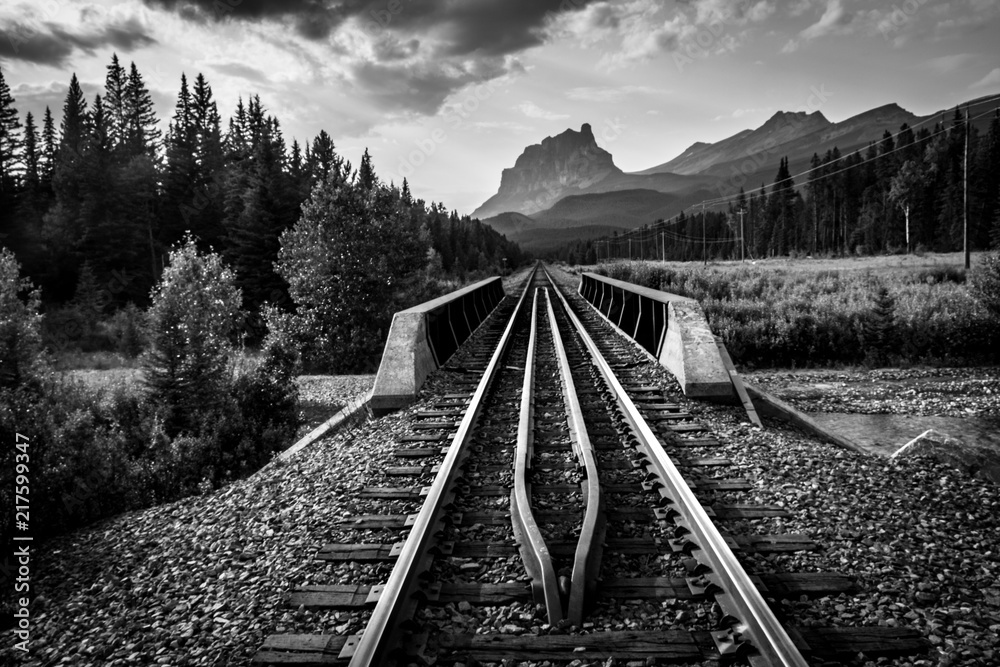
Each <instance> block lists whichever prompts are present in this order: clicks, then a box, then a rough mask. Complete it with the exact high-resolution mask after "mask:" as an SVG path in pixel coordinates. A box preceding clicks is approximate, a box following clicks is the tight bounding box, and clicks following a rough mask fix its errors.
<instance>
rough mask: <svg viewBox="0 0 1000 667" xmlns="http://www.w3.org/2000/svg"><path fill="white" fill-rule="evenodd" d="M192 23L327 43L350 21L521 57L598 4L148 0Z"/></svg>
mask: <svg viewBox="0 0 1000 667" xmlns="http://www.w3.org/2000/svg"><path fill="white" fill-rule="evenodd" d="M144 1H145V2H146V4H148V5H150V6H153V7H161V8H165V9H168V10H171V11H174V12H177V13H178V14H179V15H180V16H183V17H185V18H187V19H190V20H196V21H200V22H208V21H222V20H227V19H233V20H245V21H262V20H282V21H289V22H290V23H291V24H292V25H294V26H295V28H296V30H297V31H298V32H299V34H300V35H302V36H303V37H306V38H308V39H312V40H319V39H323V38H326V37H328V36H329V35H330V33H331V32H332V31H333V30H335V29H336V28H337V27H338V26H340V25H341V24H342V23H343V22H344V21H346V20H348V19H349V18H354V19H355V20H357V21H358V22H360V24H361V26H362V29H363V30H364V31H365V32H367V33H368V34H370V35H372V36H375V37H377V36H378V33H380V32H382V31H387V32H391V33H394V34H395V35H396V36H398V37H400V38H409V37H411V36H414V35H422V34H424V33H426V32H428V31H433V32H434V34H435V35H436V36H438V37H440V38H441V39H442V40H443V41H444V46H443V53H442V55H472V54H479V55H485V56H496V55H506V54H511V53H517V52H519V51H522V50H524V49H526V48H529V47H531V46H535V45H538V44H540V43H541V42H542V40H543V35H542V28H543V27H544V25H545V20H546V18H547V17H548V16H551V15H554V14H556V13H560V12H566V11H574V10H577V9H580V8H582V7H584V6H586V5H587V4H590V3H591V2H593V1H594V0H481V1H480V2H448V1H446V0H144Z"/></svg>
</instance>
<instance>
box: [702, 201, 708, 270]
mask: <svg viewBox="0 0 1000 667" xmlns="http://www.w3.org/2000/svg"><path fill="white" fill-rule="evenodd" d="M707 239H708V237H707V236H705V202H702V203H701V259H702V261H704V262H705V266H708V240H707Z"/></svg>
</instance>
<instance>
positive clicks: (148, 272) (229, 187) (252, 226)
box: [0, 55, 522, 314]
mask: <svg viewBox="0 0 1000 667" xmlns="http://www.w3.org/2000/svg"><path fill="white" fill-rule="evenodd" d="M15 102H16V101H15V100H14V98H13V97H12V96H11V93H10V88H9V86H8V85H7V83H6V82H5V81H4V79H3V72H2V71H0V243H2V245H3V246H6V247H8V248H9V249H11V250H12V251H13V252H14V253H15V254H16V256H17V258H18V261H19V262H20V264H21V265H22V267H23V270H24V272H25V273H26V274H27V275H29V276H31V278H32V280H33V281H34V283H35V284H37V285H39V286H40V287H41V288H42V296H43V299H44V301H45V303H46V305H47V306H49V307H51V306H52V304H59V303H65V302H67V301H68V300H70V299H71V298H73V297H74V294H76V293H77V292H78V289H77V288H78V284H79V282H80V281H81V278H83V279H84V280H85V281H87V282H88V283H92V284H96V285H98V286H100V287H101V289H102V290H103V291H104V292H105V295H106V297H107V298H106V299H105V300H104V302H103V304H102V309H103V311H104V314H108V313H109V312H110V311H113V310H114V309H117V308H120V307H122V306H124V305H126V304H128V303H130V302H131V303H135V304H137V305H138V306H139V307H145V306H146V305H148V303H149V295H150V288H151V287H152V286H153V285H154V284H156V282H157V280H158V279H159V277H160V275H161V274H162V272H163V270H164V264H165V259H166V256H167V253H168V252H169V250H170V249H171V248H172V247H175V246H176V245H177V244H178V243H179V242H180V241H181V239H182V238H183V237H184V235H185V234H186V233H187V232H190V233H191V234H192V235H193V236H194V238H195V239H196V242H197V245H198V247H199V248H200V249H201V250H208V249H209V248H211V249H214V250H215V251H216V252H219V253H221V255H222V256H223V258H224V259H225V261H226V263H227V264H228V265H229V266H231V267H232V268H233V269H234V271H235V274H236V282H237V286H238V287H239V288H240V289H241V290H242V294H243V303H244V307H246V308H247V309H248V310H249V311H251V312H256V311H258V309H259V308H260V307H261V305H263V304H264V303H271V304H276V305H278V306H280V307H281V308H285V309H287V308H290V306H291V300H290V299H289V293H288V284H287V282H286V281H285V280H284V279H283V278H282V277H281V276H280V275H278V273H276V271H275V268H274V263H275V261H276V260H277V258H278V251H279V248H280V237H281V234H282V232H284V231H285V230H287V229H290V228H291V227H292V226H293V225H294V224H295V222H296V221H297V220H298V219H299V218H300V214H301V206H302V204H303V203H304V202H305V201H306V199H307V198H308V197H309V196H310V193H311V192H312V191H313V189H314V188H315V187H316V185H317V183H320V182H321V181H323V180H324V179H326V178H328V177H329V176H330V174H331V173H334V174H336V175H337V176H336V178H337V179H338V180H339V181H341V182H353V181H354V180H355V179H357V177H358V176H359V175H360V176H362V177H363V179H365V180H368V181H371V180H372V179H377V176H376V175H375V172H374V169H373V165H372V162H371V159H370V157H369V155H368V153H367V151H366V152H365V155H364V157H363V158H362V163H361V164H360V165H359V166H358V167H357V169H355V168H353V167H352V165H351V164H350V162H348V161H347V160H345V159H344V158H343V157H342V156H340V155H338V153H337V152H336V150H335V146H334V143H333V141H332V139H331V138H330V136H329V135H328V134H327V133H326V131H320V133H319V134H318V135H317V136H316V137H315V138H313V140H312V141H311V142H307V143H306V144H305V145H304V146H303V145H300V144H299V143H298V141H297V140H293V141H292V143H291V146H288V144H287V142H286V140H285V138H284V136H283V134H282V130H281V125H280V123H279V121H278V119H277V118H276V117H275V116H273V115H272V114H269V113H268V112H267V110H266V109H265V107H264V105H263V104H262V102H261V100H260V98H259V97H258V96H256V95H254V96H253V97H251V98H250V99H249V100H248V101H247V103H245V104H244V101H243V100H242V98H241V99H240V101H239V103H238V105H237V108H236V112H235V114H234V115H233V116H232V117H231V118H229V119H228V122H227V123H225V124H224V123H223V119H222V118H221V116H220V114H219V111H218V108H217V105H216V101H215V99H214V96H213V93H212V88H211V86H210V85H209V83H208V82H207V80H206V79H205V77H204V76H203V75H202V74H198V76H197V77H196V78H195V80H194V83H193V85H189V82H188V80H187V78H186V77H185V76H182V77H181V84H180V91H179V93H178V96H177V102H176V106H175V109H174V112H173V115H172V117H171V118H170V119H169V123H168V125H167V129H166V132H161V130H160V129H159V127H158V119H157V116H156V114H155V112H154V108H153V103H152V100H151V97H150V94H149V90H148V89H147V87H146V85H145V83H144V81H143V77H142V75H141V74H140V72H139V70H138V69H137V67H136V66H135V64H134V63H132V64H131V65H130V67H129V68H128V69H126V68H125V67H124V66H123V65H122V64H121V63H120V62H119V60H118V57H117V55H115V56H113V57H112V59H111V63H110V64H109V65H108V66H107V76H106V79H105V86H104V93H103V95H102V94H98V95H96V96H95V97H94V99H93V100H89V101H88V100H87V99H86V98H85V97H84V94H83V91H82V90H81V87H80V83H79V81H78V80H77V78H76V75H75V74H74V75H73V76H72V78H71V79H70V83H69V88H68V91H67V93H66V98H65V102H64V104H63V108H62V117H61V119H60V120H59V122H58V127H57V124H56V119H55V118H54V117H53V114H52V112H51V110H50V109H48V108H47V109H46V110H45V114H44V116H43V118H42V119H41V120H39V119H37V118H35V117H33V115H32V114H31V113H27V114H25V115H24V117H23V120H22V118H21V117H20V115H19V114H18V111H17V109H16V107H15ZM387 187H388V188H389V191H390V192H391V194H392V198H393V202H392V205H393V206H394V207H396V208H397V209H399V210H400V211H402V212H403V213H404V215H403V218H404V219H405V221H406V225H407V227H406V229H405V230H404V231H405V233H406V234H407V235H409V236H411V237H413V238H414V239H415V240H416V241H417V243H418V244H419V249H420V250H421V255H422V257H421V259H420V261H421V262H426V263H427V264H428V266H429V267H430V268H431V271H432V278H434V279H438V280H447V279H451V280H465V279H467V277H468V276H469V275H470V274H477V273H487V272H489V273H496V272H500V271H502V270H503V269H504V268H511V267H514V266H516V265H517V264H519V263H520V262H521V261H522V256H521V252H520V250H519V248H518V247H517V246H516V245H515V244H513V243H511V242H508V241H507V240H506V239H505V238H504V237H502V236H500V235H498V234H497V233H496V232H495V231H493V230H492V229H491V228H489V227H486V226H484V225H482V224H480V223H479V222H478V221H472V220H470V219H469V218H468V217H467V216H463V217H459V216H458V215H457V213H455V212H451V213H449V212H448V211H447V210H446V209H445V207H444V205H443V204H438V203H427V202H425V201H424V200H422V199H417V198H413V197H412V196H411V193H410V191H409V185H408V183H407V182H406V181H405V180H404V181H403V183H400V184H388V186H387ZM361 231H362V233H363V231H364V230H361ZM395 268H396V267H392V266H390V267H388V270H389V271H390V272H391V271H393V270H395ZM105 286H107V288H108V289H104V287H105Z"/></svg>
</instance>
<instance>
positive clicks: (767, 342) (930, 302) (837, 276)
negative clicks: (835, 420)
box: [597, 262, 1000, 368]
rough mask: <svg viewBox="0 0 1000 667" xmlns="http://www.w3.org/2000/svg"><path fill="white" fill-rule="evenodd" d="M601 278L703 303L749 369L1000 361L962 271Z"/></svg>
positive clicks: (655, 270) (665, 269)
mask: <svg viewBox="0 0 1000 667" xmlns="http://www.w3.org/2000/svg"><path fill="white" fill-rule="evenodd" d="M597 272H598V273H601V274H603V275H607V276H609V277H611V278H616V279H618V280H625V281H627V282H632V283H636V284H638V285H643V286H645V287H651V288H653V289H658V290H662V291H665V292H672V293H674V294H680V295H682V296H687V297H691V298H694V299H698V300H699V301H700V302H701V304H702V307H703V308H704V310H705V314H706V316H707V317H708V320H709V323H710V325H711V326H712V330H713V331H714V332H715V333H716V334H717V335H719V336H721V337H722V339H723V340H724V341H725V343H726V347H727V348H728V349H729V352H730V354H732V356H733V358H734V359H735V360H736V361H737V363H740V364H741V365H743V366H747V367H775V368H786V367H797V366H829V365H856V364H865V365H870V366H874V365H887V364H902V365H908V364H917V363H929V364H976V363H995V362H997V361H998V360H1000V352H998V349H1000V335H998V333H997V329H998V327H997V326H996V322H995V321H994V320H992V319H991V315H990V313H989V312H988V311H987V310H986V309H985V308H984V307H983V306H982V305H981V304H980V303H979V302H978V301H977V300H976V299H975V298H974V297H973V296H972V294H971V293H970V291H969V289H968V288H967V287H966V285H965V274H964V272H962V271H956V270H954V269H950V268H948V267H942V268H940V269H937V268H934V269H926V268H923V269H919V270H911V271H906V270H900V271H895V272H885V271H879V272H877V273H876V272H872V271H858V270H850V271H841V270H827V271H819V272H816V271H805V270H798V271H796V270H785V269H768V268H762V267H753V266H739V267H708V268H701V267H698V268H678V267H674V266H665V265H658V264H655V263H643V262H631V263H616V264H607V265H601V266H600V267H598V269H597Z"/></svg>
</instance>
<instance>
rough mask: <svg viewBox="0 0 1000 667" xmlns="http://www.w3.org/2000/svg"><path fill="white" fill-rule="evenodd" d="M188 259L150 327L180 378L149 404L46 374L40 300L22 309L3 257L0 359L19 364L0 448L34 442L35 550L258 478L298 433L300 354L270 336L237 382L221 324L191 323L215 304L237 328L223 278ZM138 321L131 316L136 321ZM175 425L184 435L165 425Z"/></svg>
mask: <svg viewBox="0 0 1000 667" xmlns="http://www.w3.org/2000/svg"><path fill="white" fill-rule="evenodd" d="M180 252H181V253H182V256H181V257H180V258H179V260H178V261H175V262H172V263H171V268H170V269H168V272H167V273H166V274H165V283H164V284H162V285H161V286H160V287H159V289H158V290H157V291H156V292H155V297H158V298H159V302H158V310H156V318H155V319H154V320H153V321H154V322H156V323H158V324H159V325H160V326H161V329H159V331H158V333H159V338H157V339H156V340H157V344H158V345H159V347H157V348H156V350H157V351H158V352H159V353H160V354H165V353H166V350H168V349H172V350H174V351H175V352H177V353H178V355H179V356H178V358H177V359H176V364H175V365H174V366H171V368H172V369H175V370H177V373H176V374H175V375H173V376H169V375H167V376H166V377H174V378H179V379H180V380H181V381H180V382H178V383H177V385H175V386H173V387H170V388H169V391H167V392H164V391H163V389H162V387H161V386H158V385H155V384H154V386H153V387H152V388H151V390H150V391H149V392H148V393H147V392H144V391H140V390H138V389H137V388H136V387H134V386H125V385H121V386H112V387H103V388H101V389H93V388H90V387H88V386H86V385H84V384H83V383H79V382H73V381H68V380H65V379H62V378H61V377H60V376H57V375H55V374H54V373H51V372H50V371H49V370H48V368H47V366H46V365H45V364H44V363H42V359H43V352H42V349H41V344H40V336H39V335H38V329H39V318H38V316H37V307H38V304H37V294H36V295H35V296H33V297H31V298H29V300H28V302H27V303H25V302H22V301H21V300H20V299H18V298H17V291H18V290H23V289H24V288H25V285H24V284H23V283H21V282H20V281H19V280H18V279H17V266H16V263H15V262H13V260H12V258H11V257H9V255H8V254H7V253H4V254H2V255H0V278H2V280H0V298H2V299H4V302H3V306H4V309H3V311H2V316H3V320H2V321H0V332H2V333H3V334H4V337H3V338H2V339H0V340H2V341H3V342H4V343H5V344H6V350H7V352H5V356H4V360H5V361H6V360H8V359H12V360H13V362H10V368H12V369H13V370H12V372H11V373H9V374H8V375H6V376H5V377H7V379H8V380H9V381H7V382H5V383H4V384H2V385H0V438H2V439H3V442H7V443H13V442H15V439H16V438H17V434H22V436H24V437H26V438H27V440H28V442H29V443H30V444H29V447H28V451H29V459H30V460H29V464H30V470H31V498H32V503H31V515H32V516H31V519H32V526H33V528H34V530H33V536H34V537H35V538H36V539H37V540H39V541H40V540H42V539H44V538H46V537H50V536H52V535H57V534H59V533H63V532H65V531H67V530H72V529H75V528H78V527H80V526H84V525H86V524H89V523H92V522H94V521H97V520H99V519H102V518H105V517H108V516H111V515H114V514H117V513H120V512H123V511H127V510H132V509H138V508H142V507H147V506H149V505H152V504H155V503H160V502H165V501H170V500H174V499H177V498H181V497H183V496H185V495H188V494H192V493H197V492H200V491H203V490H205V489H207V488H211V486H212V485H214V484H217V483H218V482H220V481H224V480H229V479H233V478H236V477H239V476H243V475H247V474H249V473H252V472H253V471H254V470H256V469H258V468H259V467H260V466H261V465H263V464H264V463H266V462H267V461H268V460H270V458H271V456H272V455H273V453H274V452H275V451H277V450H279V449H281V448H282V447H283V446H285V445H287V444H290V441H291V439H292V437H293V436H294V434H295V431H296V429H297V427H298V419H297V406H296V402H297V395H296V385H295V382H294V380H295V372H296V356H295V354H294V353H293V352H291V351H289V349H288V347H287V346H286V345H283V342H282V340H281V337H280V335H279V334H278V333H277V332H272V333H269V335H268V341H269V342H268V346H267V348H266V349H265V350H264V353H263V355H262V359H261V361H260V363H258V364H257V365H256V366H254V367H253V368H249V369H246V370H244V371H242V372H234V371H233V369H232V364H231V363H230V361H229V359H228V358H227V357H226V356H225V355H226V353H227V352H228V350H229V344H228V342H223V343H220V342H218V339H219V338H222V336H223V333H224V332H226V330H227V329H226V326H225V322H221V323H220V322H219V321H215V322H204V321H201V320H199V318H200V317H201V316H202V314H203V312H204V311H203V312H202V313H199V312H193V311H194V309H195V308H199V307H204V306H205V304H204V303H203V302H201V301H199V300H200V299H213V300H214V303H213V304H211V305H212V306H213V307H214V308H215V310H211V309H207V310H208V312H211V313H214V316H215V317H219V318H222V317H225V316H226V315H227V314H229V313H232V315H233V317H235V315H236V312H235V310H234V309H233V308H231V306H233V303H234V290H231V289H228V287H227V286H226V284H225V277H226V272H225V271H222V270H220V265H218V264H217V263H216V262H215V261H214V260H213V258H211V257H209V258H205V257H199V256H197V253H196V252H195V251H194V250H193V248H192V247H190V244H188V246H186V247H185V248H182V249H181V251H180ZM220 300H221V303H219V301H220ZM184 304H188V305H189V307H190V309H189V311H185V310H184V309H183V308H182V306H183V305H184ZM156 307H157V306H156V305H154V308H156ZM136 313H137V311H132V312H130V313H126V316H127V317H128V318H130V319H131V320H133V322H134V321H137V320H138V316H137V314H136ZM130 326H131V325H128V324H127V323H126V326H124V327H123V329H124V330H126V331H127V330H128V328H129V327H130ZM155 333H157V332H156V331H154V334H155ZM213 337H214V338H213ZM196 343H197V344H199V345H200V347H196V346H195V344H196ZM171 345H173V346H174V347H169V346H171ZM7 355H10V356H7ZM156 359H157V357H153V358H152V359H151V360H150V363H151V364H153V363H155V360H156ZM160 359H162V357H160ZM29 371H30V372H29ZM157 377H161V378H162V377H164V376H157ZM198 383H201V384H200V385H199V384H198ZM192 386H195V387H199V388H198V389H197V393H196V395H197V397H198V401H200V403H198V404H197V405H195V406H193V407H194V408H195V409H189V408H191V407H192V406H191V405H190V403H189V402H190V401H191V400H192V399H191V397H190V396H189V395H186V394H184V392H185V391H186V390H187V389H188V388H189V387H192ZM210 392H214V393H210ZM164 396H167V398H168V399H171V400H174V401H175V402H174V403H173V404H172V405H171V406H170V407H171V408H172V409H171V410H164V405H163V403H162V401H163V399H164ZM171 418H173V419H178V420H180V421H182V422H183V424H184V428H183V429H178V428H177V424H176V423H174V424H171V423H169V422H168V419H171ZM17 439H18V440H23V439H24V438H23V437H22V438H17ZM14 451H15V450H14V448H13V447H4V448H3V450H2V453H0V460H2V463H3V466H2V469H0V502H2V504H3V506H4V507H12V506H13V505H14V498H13V495H12V494H13V489H14V481H15V480H14V476H13V473H14V471H15V466H14V465H13V463H14ZM12 521H13V515H12V513H10V512H7V513H4V518H3V521H2V523H0V527H2V533H3V538H4V539H5V540H6V539H9V537H10V536H11V535H12Z"/></svg>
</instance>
